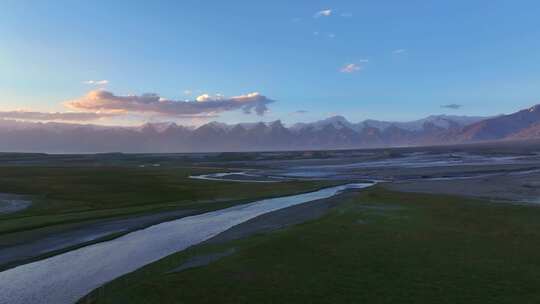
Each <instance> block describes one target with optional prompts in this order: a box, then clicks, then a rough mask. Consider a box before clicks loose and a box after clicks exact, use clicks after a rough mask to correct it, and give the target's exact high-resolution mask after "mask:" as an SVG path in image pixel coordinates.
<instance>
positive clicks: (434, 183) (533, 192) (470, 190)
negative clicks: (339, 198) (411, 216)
mask: <svg viewBox="0 0 540 304" xmlns="http://www.w3.org/2000/svg"><path fill="white" fill-rule="evenodd" d="M382 185H383V187H385V188H387V189H389V190H393V191H403V192H419V193H433V194H449V195H459V196H469V197H478V198H483V199H488V200H493V201H509V202H513V203H538V204H540V172H520V173H509V174H503V175H495V176H487V177H483V178H471V179H455V180H452V179H443V180H416V181H402V182H395V183H385V184H382Z"/></svg>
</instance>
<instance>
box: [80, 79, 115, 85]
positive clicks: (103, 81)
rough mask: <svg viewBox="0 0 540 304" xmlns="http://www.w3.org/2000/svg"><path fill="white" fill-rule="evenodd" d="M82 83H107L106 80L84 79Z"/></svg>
mask: <svg viewBox="0 0 540 304" xmlns="http://www.w3.org/2000/svg"><path fill="white" fill-rule="evenodd" d="M83 83H84V84H90V85H107V84H109V81H108V80H105V79H104V80H86V81H83Z"/></svg>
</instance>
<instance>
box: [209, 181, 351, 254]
mask: <svg viewBox="0 0 540 304" xmlns="http://www.w3.org/2000/svg"><path fill="white" fill-rule="evenodd" d="M358 191H360V190H357V189H354V190H348V191H345V192H343V193H341V194H338V195H335V196H333V197H330V198H325V199H321V200H317V201H312V202H309V203H306V204H300V205H296V206H292V207H288V208H285V209H281V210H277V211H274V212H270V213H266V214H263V215H260V216H258V217H256V218H253V219H251V220H249V221H247V222H244V223H242V224H240V225H237V226H234V227H232V228H231V229H229V230H226V231H224V232H222V233H220V234H218V235H217V236H215V237H213V238H211V239H209V240H207V241H206V242H204V243H203V244H205V243H208V244H218V243H224V242H228V241H232V240H237V239H242V238H246V237H249V236H252V235H254V234H259V233H268V232H272V231H275V230H278V229H282V228H285V227H288V226H292V225H297V224H301V223H304V222H306V221H310V220H314V219H317V218H320V217H322V216H323V215H325V214H326V213H327V212H328V211H330V210H331V209H332V208H335V207H337V206H339V205H340V204H341V203H343V202H344V201H346V200H347V198H352V197H354V196H355V195H356V193H358Z"/></svg>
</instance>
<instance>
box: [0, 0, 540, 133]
mask: <svg viewBox="0 0 540 304" xmlns="http://www.w3.org/2000/svg"><path fill="white" fill-rule="evenodd" d="M539 14H540V2H538V1H528V0H522V1H508V0H507V1H500V0H491V1H470V0H453V1H433V0H429V1H428V0H426V1H414V0H411V1H402V0H400V1H397V0H396V1H381V0H380V1H316V0H311V1H307V0H305V1H290V0H289V1H282V0H277V1H247V0H243V1H239V0H238V1H234V0H232V1H189V0H183V1H133V0H132V1H121V0H117V1H100V0H94V1H78V0H70V1H63V0H54V1H52V0H51V1H45V0H39V1H38V0H36V1H25V0H2V1H0V118H6V119H26V120H33V121H50V120H55V121H69V122H87V123H97V124H139V123H142V122H145V121H176V122H179V123H183V124H201V123H205V122H208V121H211V120H217V121H221V122H226V123H238V122H252V121H273V120H276V119H281V120H282V121H283V122H284V123H286V124H292V123H295V122H300V121H314V120H319V119H324V118H326V117H329V116H333V115H343V116H345V117H346V118H347V119H349V120H351V121H355V122H356V121H361V120H364V119H368V118H371V119H379V120H392V121H406V120H413V119H419V118H422V117H425V116H427V115H430V114H452V115H482V116H487V115H496V114H501V113H511V112H514V111H517V110H519V109H522V108H527V107H529V106H531V105H533V104H536V103H540V18H538V15H539Z"/></svg>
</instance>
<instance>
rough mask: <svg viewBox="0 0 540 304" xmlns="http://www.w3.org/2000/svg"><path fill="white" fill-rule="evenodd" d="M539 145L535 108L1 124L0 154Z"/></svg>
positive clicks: (539, 125)
mask: <svg viewBox="0 0 540 304" xmlns="http://www.w3.org/2000/svg"><path fill="white" fill-rule="evenodd" d="M533 138H540V105H535V106H533V107H531V108H528V109H524V110H521V111H518V112H516V113H513V114H508V115H499V116H495V117H471V116H453V115H432V116H429V117H426V118H424V119H420V120H415V121H409V122H388V121H378V120H365V121H362V122H359V123H352V122H349V121H348V120H347V119H345V118H344V117H342V116H334V117H330V118H327V119H324V120H320V121H316V122H312V123H297V124H295V125H292V126H289V127H286V126H284V125H283V124H282V123H281V121H279V120H278V121H274V122H270V123H263V122H259V123H240V124H233V125H229V124H224V123H219V122H210V123H207V124H205V125H202V126H200V127H197V128H194V127H186V126H181V125H177V124H175V123H146V124H144V125H142V126H139V127H111V126H99V125H81V124H68V123H55V122H49V123H39V122H38V123H36V122H25V121H15V120H0V151H5V152H50V153H95V152H218V151H261V150H265V151H270V150H308V149H348V148H351V149H352V148H374V147H391V146H420V145H440V144H452V143H456V144H457V143H471V142H481V141H497V140H526V139H533Z"/></svg>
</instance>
